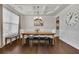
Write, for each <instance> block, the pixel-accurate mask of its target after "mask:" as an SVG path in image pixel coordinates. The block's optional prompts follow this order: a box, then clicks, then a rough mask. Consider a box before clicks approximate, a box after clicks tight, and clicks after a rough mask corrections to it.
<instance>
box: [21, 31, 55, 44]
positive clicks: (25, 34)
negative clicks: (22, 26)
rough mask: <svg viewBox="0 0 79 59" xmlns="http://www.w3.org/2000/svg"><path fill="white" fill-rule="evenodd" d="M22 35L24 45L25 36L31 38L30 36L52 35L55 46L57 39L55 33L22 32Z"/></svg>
mask: <svg viewBox="0 0 79 59" xmlns="http://www.w3.org/2000/svg"><path fill="white" fill-rule="evenodd" d="M21 35H22V44H24V41H25V38H24V37H25V36H29V35H52V41H53V42H52V44H53V45H54V44H55V39H54V35H55V33H52V32H22V33H21Z"/></svg>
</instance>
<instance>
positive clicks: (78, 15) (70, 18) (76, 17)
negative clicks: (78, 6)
mask: <svg viewBox="0 0 79 59" xmlns="http://www.w3.org/2000/svg"><path fill="white" fill-rule="evenodd" d="M78 21H79V12H78V11H77V10H75V11H74V10H73V11H70V12H69V13H68V14H67V17H66V24H67V25H68V26H73V25H76V24H77V23H78Z"/></svg>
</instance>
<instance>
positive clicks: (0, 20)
mask: <svg viewBox="0 0 79 59" xmlns="http://www.w3.org/2000/svg"><path fill="white" fill-rule="evenodd" d="M1 45H2V5H1V4H0V48H1Z"/></svg>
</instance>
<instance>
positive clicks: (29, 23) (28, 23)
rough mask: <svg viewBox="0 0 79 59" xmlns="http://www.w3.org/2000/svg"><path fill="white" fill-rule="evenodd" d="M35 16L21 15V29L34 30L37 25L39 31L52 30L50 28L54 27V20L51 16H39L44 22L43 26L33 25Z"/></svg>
mask: <svg viewBox="0 0 79 59" xmlns="http://www.w3.org/2000/svg"><path fill="white" fill-rule="evenodd" d="M34 17H35V16H21V29H23V30H24V31H25V32H26V31H35V29H36V28H37V27H39V28H40V29H41V30H40V31H49V32H50V31H52V29H55V28H56V20H55V17H53V16H41V17H42V19H43V22H44V26H34V23H33V22H34V19H33V18H34Z"/></svg>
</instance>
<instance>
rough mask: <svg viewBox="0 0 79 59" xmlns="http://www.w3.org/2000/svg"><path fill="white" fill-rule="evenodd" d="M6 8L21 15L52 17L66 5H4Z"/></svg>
mask: <svg viewBox="0 0 79 59" xmlns="http://www.w3.org/2000/svg"><path fill="white" fill-rule="evenodd" d="M4 6H7V7H8V8H12V9H13V10H16V11H18V12H19V13H21V14H22V15H52V16H55V15H56V14H57V13H59V12H60V11H62V10H63V9H64V8H66V7H67V6H69V5H68V4H6V5H4Z"/></svg>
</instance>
